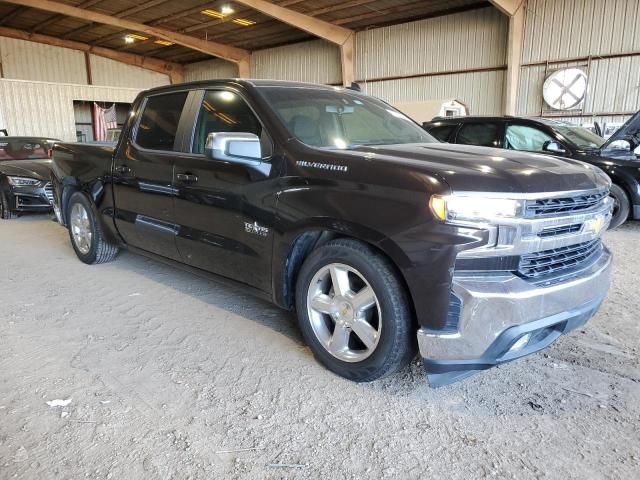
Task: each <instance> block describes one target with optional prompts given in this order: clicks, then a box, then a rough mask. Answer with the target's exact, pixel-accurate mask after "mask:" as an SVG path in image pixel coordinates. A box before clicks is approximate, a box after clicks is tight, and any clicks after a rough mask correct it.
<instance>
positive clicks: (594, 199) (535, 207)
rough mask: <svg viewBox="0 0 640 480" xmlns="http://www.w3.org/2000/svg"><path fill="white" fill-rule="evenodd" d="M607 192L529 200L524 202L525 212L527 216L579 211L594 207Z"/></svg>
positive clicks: (533, 216)
mask: <svg viewBox="0 0 640 480" xmlns="http://www.w3.org/2000/svg"><path fill="white" fill-rule="evenodd" d="M608 194H609V193H608V192H599V193H592V194H587V195H576V196H573V197H562V198H545V199H543V200H530V201H527V203H526V208H525V212H526V216H527V217H529V218H535V217H546V216H549V215H558V214H563V213H573V212H580V211H582V210H588V209H590V208H592V207H594V206H595V205H597V204H598V203H600V202H601V201H602V199H604V198H605V197H606V196H607V195H608Z"/></svg>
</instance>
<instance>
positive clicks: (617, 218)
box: [609, 184, 631, 230]
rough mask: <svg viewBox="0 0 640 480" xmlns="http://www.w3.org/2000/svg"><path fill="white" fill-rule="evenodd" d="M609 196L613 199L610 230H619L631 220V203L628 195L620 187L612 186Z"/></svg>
mask: <svg viewBox="0 0 640 480" xmlns="http://www.w3.org/2000/svg"><path fill="white" fill-rule="evenodd" d="M609 195H610V196H611V198H613V212H612V217H611V223H610V224H609V230H613V229H614V228H618V227H619V226H620V225H622V224H623V223H624V222H626V221H627V218H629V211H630V210H631V202H630V201H629V197H628V196H627V193H626V192H625V191H624V190H623V189H622V188H621V187H619V186H618V185H616V184H613V185H611V190H609Z"/></svg>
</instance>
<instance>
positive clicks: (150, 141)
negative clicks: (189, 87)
mask: <svg viewBox="0 0 640 480" xmlns="http://www.w3.org/2000/svg"><path fill="white" fill-rule="evenodd" d="M187 95H188V92H177V93H169V94H167V95H155V96H153V97H149V98H148V99H147V102H146V104H145V106H144V111H143V112H142V117H141V118H140V123H139V124H138V132H137V133H136V143H137V144H138V145H140V146H141V147H142V148H148V149H150V150H166V151H170V150H173V144H174V142H175V140H176V132H177V131H178V123H179V122H180V115H181V114H182V108H183V107H184V102H185V101H186V99H187Z"/></svg>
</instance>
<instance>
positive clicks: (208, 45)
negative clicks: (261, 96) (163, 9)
mask: <svg viewBox="0 0 640 480" xmlns="http://www.w3.org/2000/svg"><path fill="white" fill-rule="evenodd" d="M3 1H6V3H13V4H16V5H22V6H25V7H31V8H37V9H38V10H45V11H48V12H56V13H60V14H62V15H66V16H68V17H75V18H82V19H84V20H88V21H91V22H96V23H102V24H104V25H112V26H114V27H120V28H123V29H126V30H131V31H134V32H140V33H146V34H148V35H149V36H153V37H158V38H162V39H164V40H168V41H170V42H173V43H177V44H179V45H183V46H185V47H188V48H191V49H193V50H197V51H199V52H202V53H205V54H207V55H212V56H214V57H219V58H223V59H225V60H228V61H230V62H234V63H239V62H241V61H243V60H246V59H248V58H249V56H250V52H249V51H248V50H244V49H241V48H236V47H232V46H230V45H225V44H222V43H217V42H208V41H206V40H201V39H199V38H195V37H191V36H189V35H184V34H182V33H178V32H172V31H171V30H166V29H163V28H158V27H153V26H149V25H145V24H144V23H138V22H133V21H130V20H125V19H122V18H117V17H113V16H110V15H105V14H103V13H99V12H95V11H93V10H84V9H82V8H77V7H73V6H70V5H67V4H64V3H59V2H53V1H51V0H3Z"/></svg>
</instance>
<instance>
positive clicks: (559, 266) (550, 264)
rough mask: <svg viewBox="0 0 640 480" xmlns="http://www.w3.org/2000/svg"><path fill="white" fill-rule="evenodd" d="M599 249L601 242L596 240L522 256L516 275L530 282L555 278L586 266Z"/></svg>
mask: <svg viewBox="0 0 640 480" xmlns="http://www.w3.org/2000/svg"><path fill="white" fill-rule="evenodd" d="M601 249H602V242H601V240H600V239H599V238H597V239H595V240H591V241H589V242H584V243H578V244H576V245H569V246H567V247H560V248H554V249H551V250H543V251H541V252H536V253H530V254H527V255H522V257H520V265H519V268H518V274H519V275H520V276H521V277H524V278H526V279H531V280H540V279H543V278H548V277H550V276H557V275H560V274H562V273H563V272H567V271H569V270H571V269H575V268H576V267H580V266H582V265H586V264H588V263H589V261H590V260H592V259H593V258H594V257H595V256H596V255H597V254H598V253H599V252H600V251H601Z"/></svg>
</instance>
